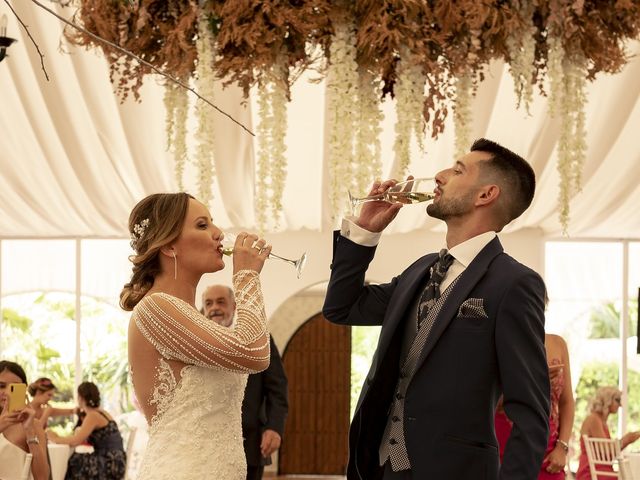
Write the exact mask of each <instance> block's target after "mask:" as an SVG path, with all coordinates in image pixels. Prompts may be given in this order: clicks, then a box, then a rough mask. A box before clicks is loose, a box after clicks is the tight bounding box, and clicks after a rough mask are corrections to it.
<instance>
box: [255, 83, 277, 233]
mask: <svg viewBox="0 0 640 480" xmlns="http://www.w3.org/2000/svg"><path fill="white" fill-rule="evenodd" d="M258 118H259V122H258V125H257V127H256V134H257V140H258V153H257V155H256V157H257V168H256V181H255V186H256V187H255V188H256V191H255V211H256V223H257V225H258V231H259V232H264V231H265V226H266V223H267V206H268V203H269V198H268V196H269V192H268V183H267V176H268V175H269V165H270V161H269V160H270V152H271V146H270V144H271V135H270V132H271V124H272V123H273V115H272V113H271V102H270V97H269V85H268V84H267V83H266V82H265V81H264V80H263V81H260V82H259V83H258Z"/></svg>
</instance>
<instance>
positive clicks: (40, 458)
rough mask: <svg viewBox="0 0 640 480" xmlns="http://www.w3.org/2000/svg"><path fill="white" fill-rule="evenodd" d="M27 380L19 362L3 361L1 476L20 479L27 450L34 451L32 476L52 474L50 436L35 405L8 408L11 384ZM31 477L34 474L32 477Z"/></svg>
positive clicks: (5, 479)
mask: <svg viewBox="0 0 640 480" xmlns="http://www.w3.org/2000/svg"><path fill="white" fill-rule="evenodd" d="M12 383H24V384H26V383H27V376H26V375H25V373H24V370H23V369H22V367H21V366H20V365H18V364H17V363H14V362H9V361H6V360H2V361H0V478H1V479H2V480H21V479H22V470H23V467H24V464H25V460H26V458H27V454H29V453H30V454H31V455H32V459H31V476H32V478H33V480H47V479H48V478H49V473H50V471H49V463H48V461H47V440H46V438H45V436H44V430H43V429H42V427H41V426H40V424H39V423H38V422H37V421H36V420H35V412H34V411H33V409H31V408H29V407H27V406H26V404H25V406H24V408H22V409H21V410H18V411H14V412H10V411H9V385H10V384H12ZM30 478H31V477H30Z"/></svg>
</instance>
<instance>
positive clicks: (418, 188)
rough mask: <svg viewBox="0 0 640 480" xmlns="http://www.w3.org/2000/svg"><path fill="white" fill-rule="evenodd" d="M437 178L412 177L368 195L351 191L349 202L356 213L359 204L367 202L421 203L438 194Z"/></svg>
mask: <svg viewBox="0 0 640 480" xmlns="http://www.w3.org/2000/svg"><path fill="white" fill-rule="evenodd" d="M435 182H436V179H435V178H433V177H422V178H412V179H410V180H407V181H405V182H399V183H396V184H395V185H394V186H393V187H390V188H389V189H387V191H386V192H384V193H379V194H378V195H369V196H367V197H354V196H353V195H352V194H351V192H348V193H349V204H350V205H351V211H352V212H353V213H354V215H355V210H356V207H358V205H361V204H363V203H367V202H389V203H411V204H413V203H420V202H427V201H429V200H433V199H434V198H435V196H436V194H435V193H433V189H434V187H435V184H436V183H435Z"/></svg>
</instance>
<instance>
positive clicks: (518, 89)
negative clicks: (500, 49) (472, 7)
mask: <svg viewBox="0 0 640 480" xmlns="http://www.w3.org/2000/svg"><path fill="white" fill-rule="evenodd" d="M516 5H517V8H518V11H519V13H520V17H521V18H522V21H523V26H522V28H521V29H520V30H519V34H520V35H519V36H509V37H507V39H506V45H507V50H508V52H509V57H510V58H511V60H510V61H509V68H510V71H511V76H512V77H513V86H514V89H515V93H516V98H517V99H518V103H517V106H518V108H519V107H520V106H521V105H522V104H524V107H525V111H526V112H527V114H529V113H530V112H529V107H530V106H531V103H532V102H533V85H534V74H535V53H536V51H535V50H536V39H535V35H536V32H537V28H536V26H535V24H534V23H533V14H534V11H535V4H534V2H532V1H531V0H523V1H520V2H516Z"/></svg>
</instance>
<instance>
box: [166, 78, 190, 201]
mask: <svg viewBox="0 0 640 480" xmlns="http://www.w3.org/2000/svg"><path fill="white" fill-rule="evenodd" d="M187 94H188V92H187V90H186V89H184V88H182V87H180V86H179V85H177V84H175V83H173V82H169V83H167V84H166V85H165V87H164V105H165V109H166V117H165V129H166V134H167V150H169V151H171V150H173V157H174V174H175V177H176V183H177V185H178V190H180V191H183V190H184V182H183V176H184V167H185V164H186V163H187V114H188V112H189V98H188V96H187Z"/></svg>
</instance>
